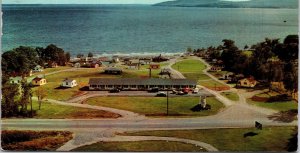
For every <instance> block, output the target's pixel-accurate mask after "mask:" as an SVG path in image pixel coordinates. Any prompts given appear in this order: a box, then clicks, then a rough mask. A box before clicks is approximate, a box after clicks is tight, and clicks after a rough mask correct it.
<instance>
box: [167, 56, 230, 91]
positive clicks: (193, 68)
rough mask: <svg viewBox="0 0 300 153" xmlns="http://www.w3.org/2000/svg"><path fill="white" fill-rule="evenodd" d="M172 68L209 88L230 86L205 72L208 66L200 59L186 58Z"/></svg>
mask: <svg viewBox="0 0 300 153" xmlns="http://www.w3.org/2000/svg"><path fill="white" fill-rule="evenodd" d="M172 68H173V69H176V70H178V71H179V72H181V73H182V74H183V75H184V76H185V77H186V78H188V79H192V80H197V81H198V84H200V85H203V86H205V87H207V88H210V89H213V90H215V89H216V88H219V89H221V88H226V87H228V86H225V85H223V84H221V83H219V82H217V81H215V80H213V79H211V78H210V77H209V76H207V75H206V74H204V73H203V70H204V69H205V68H206V65H205V64H204V63H202V62H201V61H199V60H193V59H186V60H183V61H179V62H177V63H175V64H174V65H172Z"/></svg>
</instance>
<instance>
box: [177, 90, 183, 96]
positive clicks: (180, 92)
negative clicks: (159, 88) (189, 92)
mask: <svg viewBox="0 0 300 153" xmlns="http://www.w3.org/2000/svg"><path fill="white" fill-rule="evenodd" d="M177 95H185V93H184V92H183V91H178V92H177Z"/></svg>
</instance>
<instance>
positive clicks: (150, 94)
mask: <svg viewBox="0 0 300 153" xmlns="http://www.w3.org/2000/svg"><path fill="white" fill-rule="evenodd" d="M162 92H163V93H165V94H167V91H159V92H148V91H120V92H116V93H111V92H109V91H87V93H88V94H97V95H99V96H135V97H155V96H157V94H158V93H162ZM168 93H169V97H199V96H213V95H212V94H210V93H209V92H207V91H205V90H203V89H201V90H199V92H198V93H192V92H189V93H188V94H183V95H178V94H172V92H171V91H169V92H168Z"/></svg>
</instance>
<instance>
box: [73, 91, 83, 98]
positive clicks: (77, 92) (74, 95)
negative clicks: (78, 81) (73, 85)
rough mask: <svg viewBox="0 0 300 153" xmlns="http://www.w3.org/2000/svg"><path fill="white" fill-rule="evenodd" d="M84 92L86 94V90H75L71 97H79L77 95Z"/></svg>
mask: <svg viewBox="0 0 300 153" xmlns="http://www.w3.org/2000/svg"><path fill="white" fill-rule="evenodd" d="M85 94H87V92H86V91H76V92H75V93H74V94H73V95H72V98H75V97H79V96H82V95H85Z"/></svg>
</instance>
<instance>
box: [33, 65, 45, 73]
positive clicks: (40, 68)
mask: <svg viewBox="0 0 300 153" xmlns="http://www.w3.org/2000/svg"><path fill="white" fill-rule="evenodd" d="M32 71H33V72H42V71H43V67H42V66H40V65H37V66H35V67H34V68H33V70H32Z"/></svg>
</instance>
